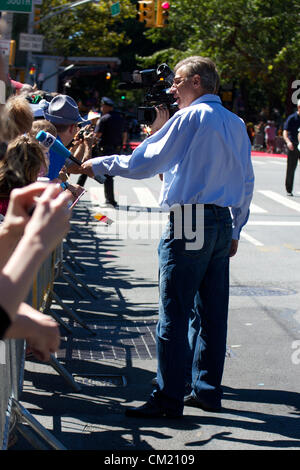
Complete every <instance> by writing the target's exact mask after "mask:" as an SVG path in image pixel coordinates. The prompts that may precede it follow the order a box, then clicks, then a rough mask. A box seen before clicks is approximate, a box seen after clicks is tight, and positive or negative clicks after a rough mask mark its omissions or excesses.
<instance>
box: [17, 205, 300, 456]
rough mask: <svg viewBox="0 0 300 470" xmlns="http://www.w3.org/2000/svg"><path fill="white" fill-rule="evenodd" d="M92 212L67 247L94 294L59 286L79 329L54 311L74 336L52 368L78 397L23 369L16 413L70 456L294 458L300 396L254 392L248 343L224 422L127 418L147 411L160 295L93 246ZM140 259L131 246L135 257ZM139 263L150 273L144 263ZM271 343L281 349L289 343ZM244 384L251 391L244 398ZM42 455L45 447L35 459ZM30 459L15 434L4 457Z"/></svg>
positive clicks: (231, 382)
mask: <svg viewBox="0 0 300 470" xmlns="http://www.w3.org/2000/svg"><path fill="white" fill-rule="evenodd" d="M89 208H90V205H89V200H83V201H81V202H80V204H78V206H76V208H75V209H74V214H73V218H72V230H71V232H70V235H69V237H68V250H69V253H70V254H71V255H72V256H74V257H75V259H76V260H77V261H78V262H79V263H80V264H79V265H78V264H76V263H74V261H73V260H70V258H67V260H68V261H69V263H68V266H71V268H72V270H73V271H74V272H76V276H77V279H78V280H82V281H84V283H86V285H88V287H89V289H91V290H90V291H87V290H86V289H85V287H83V286H82V285H81V286H80V285H79V284H78V283H77V291H75V290H74V286H71V285H70V283H68V282H67V281H66V279H65V278H59V279H57V282H56V287H55V292H56V293H57V295H58V296H59V298H60V299H61V300H62V302H63V303H64V305H66V306H67V307H68V308H69V309H71V310H72V311H74V312H76V314H77V315H78V316H79V317H80V319H81V320H82V322H83V323H82V324H81V325H80V324H78V322H76V321H75V320H74V319H72V318H71V317H70V315H68V314H67V311H63V310H62V307H61V306H60V305H58V304H57V303H54V304H53V306H52V309H53V311H54V312H56V313H59V314H60V315H61V317H62V318H63V320H64V321H65V322H66V325H67V326H68V328H70V329H71V333H67V332H66V330H65V329H64V327H61V332H62V334H63V335H64V336H63V340H62V344H61V349H60V351H59V353H58V355H57V358H58V360H59V362H60V363H61V364H62V365H63V366H64V367H65V369H66V370H67V371H68V372H69V373H70V374H72V375H73V377H74V380H75V383H76V384H77V385H79V386H80V390H78V391H77V390H74V388H73V387H72V386H71V384H70V383H68V382H67V381H66V380H65V378H64V377H63V376H62V375H60V374H59V373H57V371H56V370H54V368H53V367H51V366H49V365H47V364H41V363H39V362H36V361H34V360H27V361H26V366H25V374H24V387H23V394H22V397H21V403H22V405H23V406H24V407H25V408H26V409H27V410H28V411H29V412H30V413H31V414H32V415H33V416H34V417H35V418H36V419H37V420H38V421H39V422H40V423H41V424H42V425H43V426H44V427H45V428H46V429H48V430H49V431H50V432H51V433H52V434H53V435H54V436H55V437H56V439H58V440H59V441H60V442H61V443H62V445H63V446H64V447H65V448H66V449H68V450H87V451H90V450H105V451H122V452H124V455H126V453H128V452H131V451H136V450H148V451H150V450H151V451H153V450H155V451H159V450H165V451H166V450H167V451H178V450H181V451H185V452H195V451H198V450H230V449H233V450H240V449H243V450H244V449H251V450H253V449H263V450H265V449H278V448H280V449H281V448H283V449H286V448H288V449H291V448H292V449H294V448H295V449H296V448H299V446H300V441H299V435H300V434H299V411H298V412H297V411H296V410H295V406H296V403H297V400H298V398H299V395H298V394H297V393H294V392H293V391H288V390H287V391H282V390H280V389H277V387H280V384H279V386H278V384H277V383H276V377H274V383H273V387H272V389H271V390H267V389H263V387H260V384H257V379H256V378H255V377H254V381H252V382H251V381H250V380H249V375H250V376H251V374H252V375H253V376H255V374H257V368H259V367H260V366H259V364H258V363H257V362H256V361H257V358H256V357H255V356H254V357H251V354H252V356H253V353H252V349H253V344H252V343H251V338H249V337H246V338H242V339H241V338H239V340H240V341H241V340H243V341H244V343H245V344H246V346H245V348H243V349H242V350H241V351H240V352H239V356H238V357H237V356H236V354H235V353H234V350H230V349H229V350H228V354H227V358H226V367H225V376H224V392H225V393H224V400H223V406H224V409H223V411H222V413H207V412H204V411H202V410H199V409H195V408H191V407H186V408H185V410H184V418H183V419H179V420H167V419H163V418H161V419H155V420H154V419H152V420H148V421H147V420H139V419H132V418H127V417H125V415H124V409H125V407H126V406H129V405H139V404H141V403H143V402H144V401H145V400H146V399H147V398H148V396H149V394H150V392H151V390H152V385H151V380H152V379H153V378H154V377H155V371H156V357H155V324H156V319H157V299H156V297H155V298H154V296H153V293H154V292H155V293H156V292H157V286H156V282H155V279H153V282H150V281H149V279H148V278H147V276H146V275H145V273H144V274H143V272H139V273H138V270H137V272H136V273H135V272H133V271H132V270H130V269H129V268H126V262H125V261H126V260H125V261H124V260H123V263H121V262H120V261H122V260H120V258H119V252H120V247H121V246H122V245H123V241H120V240H116V239H112V238H110V239H105V236H103V237H102V239H100V238H99V237H96V236H95V231H94V228H95V225H94V224H93V222H91V217H90V216H89ZM139 249H140V248H139V247H138V246H137V247H136V250H137V256H139V255H138V253H139V252H138V250H139ZM142 249H143V250H146V248H145V247H142ZM112 261H113V262H112ZM140 261H141V263H143V262H144V265H145V266H144V269H147V267H146V264H147V262H146V259H145V260H143V259H142V260H140ZM83 268H84V271H83V270H82V269H83ZM65 274H66V276H67V275H68V273H67V272H66V273H65ZM136 287H138V288H137V289H135V288H136ZM124 289H126V292H128V297H127V298H125V297H124V295H123V294H122V292H124ZM133 292H134V294H133ZM149 292H150V294H149ZM91 293H93V294H95V293H96V295H97V298H94V297H93V295H91ZM155 295H156V294H155ZM242 301H243V302H242V303H241V304H240V303H239V302H240V301H239V300H238V299H237V301H236V304H234V305H233V307H234V309H235V311H234V315H233V320H232V322H233V323H234V321H235V320H234V319H236V318H237V317H238V318H244V316H245V321H247V320H246V318H247V314H248V313H247V312H248V310H247V305H246V304H245V302H247V298H246V297H244V298H243V299H242ZM256 320H257V322H261V312H260V311H259V309H258V308H257V311H254V312H251V321H256ZM234 334H235V335H238V334H239V333H238V332H237V331H235V332H234ZM275 338H276V341H277V346H278V348H280V346H281V341H283V340H285V339H284V338H283V340H282V339H281V338H280V337H279V335H278V336H275ZM278 367H280V364H278ZM249 382H250V383H253V384H255V385H254V386H253V387H252V388H249V385H248V384H249ZM293 410H294V411H293ZM26 428H28V427H27V426H26ZM46 448H49V447H48V446H47V444H46V443H45V442H41V449H46ZM27 449H32V446H31V445H30V444H29V443H28V442H27V441H26V440H25V439H24V437H23V436H21V435H20V434H19V433H18V440H17V442H16V444H15V445H14V446H13V447H11V448H10V450H27ZM108 455H111V452H108Z"/></svg>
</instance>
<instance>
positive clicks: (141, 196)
mask: <svg viewBox="0 0 300 470" xmlns="http://www.w3.org/2000/svg"><path fill="white" fill-rule="evenodd" d="M132 189H133V191H134V192H135V194H136V195H137V198H138V200H139V203H140V205H141V206H142V207H158V201H157V199H156V198H155V197H154V196H153V194H152V192H151V191H150V189H148V188H147V187H146V186H143V187H141V186H134V187H133V188H132Z"/></svg>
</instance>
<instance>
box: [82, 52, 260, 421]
mask: <svg viewBox="0 0 300 470" xmlns="http://www.w3.org/2000/svg"><path fill="white" fill-rule="evenodd" d="M174 72H175V77H174V82H173V85H172V87H171V89H170V92H171V93H172V94H173V95H174V97H175V98H176V100H177V104H178V107H179V111H178V112H176V113H175V114H174V115H173V116H172V117H171V118H170V119H168V120H167V122H166V123H165V124H164V125H163V126H162V127H161V128H160V129H159V130H158V131H157V132H155V133H154V134H153V135H152V136H150V137H149V138H147V139H146V140H145V141H143V142H142V143H141V144H140V145H139V146H138V147H137V148H136V149H135V150H134V152H133V153H132V154H131V155H111V156H105V157H98V158H94V159H93V160H87V161H86V162H85V163H84V164H83V165H82V167H81V169H78V170H79V171H82V172H85V173H86V174H88V175H89V176H93V175H98V174H101V175H103V174H109V175H112V176H115V175H119V176H124V177H126V178H135V179H139V178H149V177H152V176H154V175H156V174H161V173H162V174H163V187H162V191H161V198H160V204H161V206H162V207H163V208H166V210H169V211H170V217H169V222H168V224H167V227H166V230H165V232H164V234H163V235H162V237H161V240H160V243H159V247H158V255H159V292H160V298H159V319H158V324H157V331H156V341H157V363H158V364H157V385H156V387H155V388H154V390H153V392H152V394H151V396H150V398H149V399H148V401H147V402H146V403H145V404H143V405H142V406H139V407H128V408H127V409H126V412H125V413H126V415H127V416H131V417H143V418H147V417H150V418H155V417H162V416H165V417H169V418H177V417H181V416H182V414H183V408H184V405H186V406H188V405H190V406H196V407H199V408H202V409H205V410H210V411H218V410H220V409H221V399H222V387H221V381H222V374H223V369H224V360H225V354H226V338H227V317H228V300H229V258H230V257H231V256H233V255H235V254H236V252H237V248H238V240H239V237H240V232H241V229H242V228H243V226H244V225H245V224H246V222H247V220H248V217H249V207H250V202H251V199H252V195H253V187H254V173H253V167H252V163H251V144H250V140H249V137H248V134H247V130H246V125H245V123H244V122H243V121H242V120H241V119H240V118H239V117H238V116H236V115H235V114H233V113H231V112H230V111H229V110H227V109H226V108H225V107H223V106H222V103H221V100H220V98H219V96H217V94H216V93H217V89H218V86H219V76H218V72H217V70H216V67H215V64H214V63H213V62H212V61H211V60H210V59H209V58H205V57H199V56H193V57H189V58H187V59H185V60H183V61H181V62H179V63H178V64H177V65H176V67H175V69H174ZM158 118H159V115H158ZM154 125H156V123H154ZM78 170H77V171H78ZM229 208H231V212H230V209H229ZM231 214H232V216H231ZM192 311H193V312H194V313H195V315H199V317H200V318H199V321H200V330H199V334H198V337H197V341H196V346H195V351H194V358H193V366H192V391H191V393H190V394H189V395H187V396H185V376H186V368H187V361H186V350H187V343H188V327H189V319H190V315H191V312H192Z"/></svg>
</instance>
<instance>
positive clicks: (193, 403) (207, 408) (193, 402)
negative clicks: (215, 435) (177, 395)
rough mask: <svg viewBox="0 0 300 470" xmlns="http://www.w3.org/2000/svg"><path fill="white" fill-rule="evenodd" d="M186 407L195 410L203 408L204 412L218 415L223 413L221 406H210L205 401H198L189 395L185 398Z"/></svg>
mask: <svg viewBox="0 0 300 470" xmlns="http://www.w3.org/2000/svg"><path fill="white" fill-rule="evenodd" d="M184 406H193V407H194V408H201V410H204V411H211V412H214V413H217V412H218V411H221V408H222V407H221V406H209V405H207V404H206V403H205V402H204V401H202V400H198V398H195V397H194V396H193V395H187V396H185V397H184Z"/></svg>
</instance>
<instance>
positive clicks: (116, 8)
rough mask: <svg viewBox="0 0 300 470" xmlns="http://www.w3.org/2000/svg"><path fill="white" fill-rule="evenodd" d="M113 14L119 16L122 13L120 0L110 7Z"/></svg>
mask: <svg viewBox="0 0 300 470" xmlns="http://www.w3.org/2000/svg"><path fill="white" fill-rule="evenodd" d="M110 11H111V16H117V15H119V14H120V11H121V9H120V2H115V3H113V4H112V5H111V7H110Z"/></svg>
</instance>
